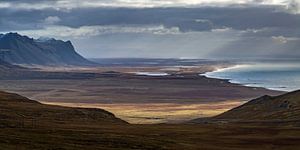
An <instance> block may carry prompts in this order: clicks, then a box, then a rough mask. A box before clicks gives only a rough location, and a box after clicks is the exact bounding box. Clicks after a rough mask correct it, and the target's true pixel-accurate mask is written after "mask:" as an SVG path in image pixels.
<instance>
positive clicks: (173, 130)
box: [0, 92, 300, 150]
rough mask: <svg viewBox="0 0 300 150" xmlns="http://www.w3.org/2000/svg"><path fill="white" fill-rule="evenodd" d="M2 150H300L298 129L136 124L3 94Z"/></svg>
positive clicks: (106, 114)
mask: <svg viewBox="0 0 300 150" xmlns="http://www.w3.org/2000/svg"><path fill="white" fill-rule="evenodd" d="M0 128H1V130H0V137H1V138H0V147H1V149H6V150H10V149H12V150H13V149H24V150H27V149H28V150H32V149H61V150H77V149H78V150H82V149H93V150H123V149H128V150H129V149H135V150H136V149H143V150H153V149H155V150H175V149H178V150H182V149H184V150H195V149H205V150H240V149H243V150H245V149H247V150H252V149H256V150H271V149H299V147H300V146H299V142H298V141H299V140H300V139H299V133H300V130H299V128H290V129H287V128H281V127H279V128H278V127H277V128H276V127H270V126H252V127H249V126H243V125H238V126H236V125H231V124H228V125H222V126H219V125H215V124H209V125H207V124H205V125H204V124H157V125H155V124H153V125H132V124H127V123H126V122H124V121H122V120H120V119H118V118H116V117H114V115H113V114H111V113H109V112H107V111H104V110H101V109H79V108H68V107H60V106H51V105H44V104H41V103H38V102H36V101H33V100H30V99H28V98H25V97H22V96H20V95H17V94H12V93H6V92H0Z"/></svg>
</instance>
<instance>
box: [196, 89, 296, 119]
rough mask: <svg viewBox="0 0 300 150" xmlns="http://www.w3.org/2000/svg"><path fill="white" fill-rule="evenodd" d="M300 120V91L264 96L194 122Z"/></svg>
mask: <svg viewBox="0 0 300 150" xmlns="http://www.w3.org/2000/svg"><path fill="white" fill-rule="evenodd" d="M215 121H226V122H231V121H232V122H251V121H254V122H300V91H294V92H290V93H286V94H283V95H280V96H274V97H272V96H268V95H265V96H262V97H260V98H257V99H254V100H251V101H249V102H247V103H245V104H243V105H241V106H239V107H236V108H233V109H231V110H229V111H227V112H224V113H222V114H220V115H218V116H215V117H211V118H200V119H196V120H193V121H192V122H215Z"/></svg>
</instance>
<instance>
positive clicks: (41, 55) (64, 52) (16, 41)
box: [0, 32, 94, 65]
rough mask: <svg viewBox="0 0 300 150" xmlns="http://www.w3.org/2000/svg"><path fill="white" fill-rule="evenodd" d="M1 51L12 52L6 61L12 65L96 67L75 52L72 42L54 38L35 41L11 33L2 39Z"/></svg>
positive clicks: (0, 39) (0, 40)
mask: <svg viewBox="0 0 300 150" xmlns="http://www.w3.org/2000/svg"><path fill="white" fill-rule="evenodd" d="M0 49H9V50H10V53H9V54H7V55H6V56H5V61H7V62H9V63H12V64H37V65H94V63H92V62H90V61H88V60H86V59H85V58H83V57H82V56H80V55H79V54H78V53H77V52H76V51H75V49H74V47H73V45H72V43H71V41H62V40H57V39H54V38H39V39H33V38H30V37H28V36H23V35H20V34H18V33H13V32H10V33H7V34H4V35H3V36H2V37H1V38H0Z"/></svg>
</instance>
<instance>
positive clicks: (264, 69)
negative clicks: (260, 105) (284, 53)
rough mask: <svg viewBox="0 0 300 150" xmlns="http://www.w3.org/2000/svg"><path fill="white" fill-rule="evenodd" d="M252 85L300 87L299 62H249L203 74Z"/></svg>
mask: <svg viewBox="0 0 300 150" xmlns="http://www.w3.org/2000/svg"><path fill="white" fill-rule="evenodd" d="M203 75H205V76H206V77H210V78H219V79H229V81H230V82H231V83H238V84H242V85H246V86H252V87H264V88H268V89H273V90H280V91H294V90H299V89H300V62H291V63H287V62H275V63H274V62H272V63H249V64H242V65H236V66H233V67H230V68H225V69H219V70H216V71H214V72H208V73H205V74H203Z"/></svg>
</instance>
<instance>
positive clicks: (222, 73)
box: [199, 63, 297, 92]
mask: <svg viewBox="0 0 300 150" xmlns="http://www.w3.org/2000/svg"><path fill="white" fill-rule="evenodd" d="M253 66H254V65H253V64H251V63H249V64H237V65H233V66H228V67H225V68H221V69H216V70H214V71H208V72H205V73H203V74H199V75H200V76H204V77H207V78H213V79H220V80H226V81H228V82H229V83H232V84H239V85H242V86H245V87H252V88H265V89H268V90H274V91H279V92H291V91H294V90H297V89H292V87H289V86H287V85H285V86H278V87H275V86H271V85H270V84H268V82H266V81H263V80H261V78H259V79H260V80H259V81H260V82H259V81H257V82H255V79H256V78H255V77H252V76H251V77H249V78H250V79H249V78H248V80H250V81H247V82H246V81H245V80H244V79H243V78H239V77H238V75H235V74H238V73H239V69H241V70H242V69H244V70H246V69H245V68H251V67H252V68H253ZM232 70H234V72H233V73H231V72H230V71H232ZM235 72H237V73H235ZM256 72H258V71H257V70H256ZM262 72H264V71H263V70H262ZM249 73H251V71H249ZM244 78H247V77H244ZM251 80H252V81H251ZM257 80H258V79H257Z"/></svg>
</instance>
